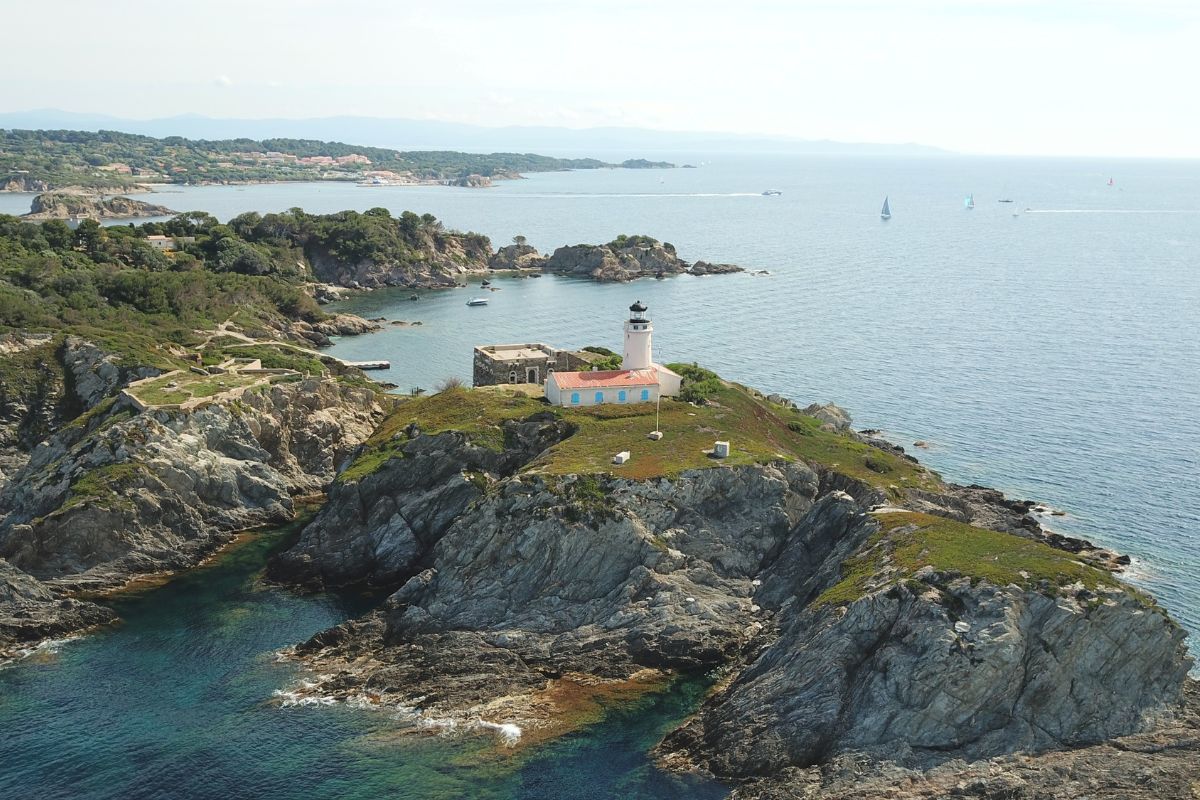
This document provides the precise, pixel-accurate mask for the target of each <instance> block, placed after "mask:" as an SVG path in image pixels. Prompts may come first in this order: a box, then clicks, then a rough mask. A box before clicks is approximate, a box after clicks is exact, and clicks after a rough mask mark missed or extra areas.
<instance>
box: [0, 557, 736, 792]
mask: <svg viewBox="0 0 1200 800" xmlns="http://www.w3.org/2000/svg"><path fill="white" fill-rule="evenodd" d="M281 536H282V535H281V534H278V533H276V534H260V535H257V536H256V537H255V538H254V539H253V540H252V541H250V542H249V543H247V544H244V545H242V546H241V547H239V548H238V549H236V550H234V551H232V552H230V553H228V554H227V555H225V556H224V557H222V558H221V559H220V560H219V561H218V562H217V563H216V564H215V565H212V566H208V567H205V568H201V569H199V570H195V571H193V572H190V573H188V574H186V575H182V576H180V577H178V578H177V579H175V580H173V581H172V582H171V583H169V584H167V585H166V586H164V587H161V588H156V589H151V590H146V591H142V592H138V593H135V594H131V595H128V596H126V597H123V598H121V599H119V600H116V601H115V602H113V606H114V607H115V608H116V610H117V611H118V613H119V614H120V615H121V617H122V618H123V620H124V624H122V625H121V626H120V627H117V628H114V629H112V630H107V631H104V632H101V633H99V634H96V635H93V636H90V637H86V638H83V639H79V640H76V641H72V642H67V643H65V644H63V645H61V646H60V647H58V651H57V652H56V653H42V654H38V655H34V656H31V657H30V658H29V659H27V660H26V661H24V662H20V663H18V664H15V665H12V666H9V667H7V668H0V731H2V732H3V733H2V735H0V797H6V798H7V797H14V798H15V797H31V798H33V797H36V798H40V799H42V800H49V799H50V798H71V799H72V800H76V799H78V798H96V799H99V798H189V799H195V800H199V799H200V798H213V799H214V800H216V799H217V798H221V799H222V800H225V799H228V798H280V799H281V800H283V799H285V798H286V799H289V800H290V799H291V798H363V799H364V800H365V799H366V798H379V797H392V798H414V800H415V798H422V799H426V798H461V797H471V798H495V800H516V799H518V798H521V799H528V800H534V799H537V800H542V799H543V798H544V799H545V800H551V798H561V797H580V798H609V797H631V798H647V799H649V798H683V797H687V798H702V799H703V798H718V797H722V796H724V794H725V792H724V790H723V789H722V788H721V787H719V786H715V785H713V784H709V783H702V782H697V781H693V780H684V779H679V778H675V777H672V776H668V775H666V774H663V773H661V772H659V771H658V770H656V769H654V768H653V767H652V765H651V764H650V763H649V762H648V760H647V758H646V756H645V753H646V751H647V750H648V749H649V748H650V747H651V746H652V745H653V744H654V743H655V742H656V741H657V740H658V738H659V737H660V736H661V735H662V733H664V732H665V730H666V729H667V728H668V727H669V726H670V725H671V723H672V722H673V721H676V720H678V719H680V718H682V717H683V716H685V715H686V714H687V713H688V712H689V711H690V710H691V709H692V708H693V707H694V706H695V705H697V704H698V702H699V696H700V692H702V690H703V687H702V686H700V685H698V684H694V683H685V684H679V685H676V686H675V687H673V688H672V689H671V690H670V691H667V692H664V693H660V694H657V695H653V696H650V697H648V698H645V699H644V700H642V701H641V702H639V703H637V704H634V705H631V706H628V707H622V708H620V709H618V710H615V711H613V712H612V713H610V714H609V715H608V716H607V717H606V718H605V719H604V720H603V721H601V722H599V723H597V724H596V725H593V726H591V727H590V728H587V729H585V730H584V731H583V732H581V733H578V734H575V735H572V736H569V737H566V738H565V739H563V740H561V741H558V742H556V743H554V744H551V745H549V746H547V747H545V748H543V749H540V750H537V751H535V752H533V753H531V754H527V755H525V756H524V757H523V758H521V759H516V758H513V757H511V756H506V755H505V754H504V752H503V751H502V750H501V751H497V750H496V748H495V747H494V742H493V740H491V739H490V738H459V739H446V738H429V737H427V736H423V735H418V736H413V735H405V734H402V733H400V732H401V731H403V730H404V729H405V728H406V727H407V725H406V723H404V722H402V721H400V720H397V719H395V718H394V717H393V716H392V715H391V714H390V713H387V712H380V711H369V710H355V709H349V708H346V707H344V706H320V707H292V708H281V707H280V706H279V705H278V704H277V703H275V702H274V701H273V698H272V695H273V692H274V691H275V690H276V689H278V688H281V687H286V686H288V685H290V684H292V683H293V682H294V681H295V680H297V679H298V677H299V676H298V669H297V668H296V667H295V666H292V665H290V664H281V663H277V662H276V660H275V653H276V652H277V651H278V649H279V648H281V647H283V646H285V645H288V644H292V643H295V642H298V641H302V640H304V639H306V638H307V637H309V636H310V635H312V634H313V633H315V632H317V631H318V630H322V629H324V628H326V627H328V626H330V625H333V624H336V623H338V622H341V621H342V620H343V619H345V618H347V617H348V616H351V615H353V614H357V613H360V612H361V611H363V610H364V609H365V608H366V606H367V602H366V601H365V600H363V599H361V598H337V597H333V596H315V597H298V596H296V595H293V594H290V593H288V592H284V591H281V590H278V589H274V588H269V587H265V586H263V585H261V584H260V583H259V582H258V580H257V579H258V576H259V574H260V572H261V569H262V565H263V564H264V562H265V558H266V555H267V553H268V552H269V550H270V549H271V548H272V547H274V546H277V545H278V543H279V542H280V539H281Z"/></svg>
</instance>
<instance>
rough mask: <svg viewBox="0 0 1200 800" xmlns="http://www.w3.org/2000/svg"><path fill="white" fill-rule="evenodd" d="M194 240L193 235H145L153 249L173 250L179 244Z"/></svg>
mask: <svg viewBox="0 0 1200 800" xmlns="http://www.w3.org/2000/svg"><path fill="white" fill-rule="evenodd" d="M194 241H196V237H195V236H161V235H159V234H154V235H151V236H147V237H146V243H147V244H149V245H150V246H151V247H153V248H154V249H155V250H163V251H167V250H175V249H177V248H178V247H179V245H181V244H191V243H192V242H194Z"/></svg>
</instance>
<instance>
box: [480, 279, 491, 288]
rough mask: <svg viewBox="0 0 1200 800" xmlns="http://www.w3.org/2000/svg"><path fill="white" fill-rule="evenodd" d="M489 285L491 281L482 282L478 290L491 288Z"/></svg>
mask: <svg viewBox="0 0 1200 800" xmlns="http://www.w3.org/2000/svg"><path fill="white" fill-rule="evenodd" d="M491 285H492V282H491V281H489V280H484V282H483V283H481V284H479V288H480V289H483V288H486V287H488V286H491Z"/></svg>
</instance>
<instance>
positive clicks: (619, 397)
mask: <svg viewBox="0 0 1200 800" xmlns="http://www.w3.org/2000/svg"><path fill="white" fill-rule="evenodd" d="M617 401H618V402H620V403H624V402H625V390H624V389H622V390H621V391H619V392H617Z"/></svg>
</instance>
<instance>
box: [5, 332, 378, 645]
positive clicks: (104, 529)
mask: <svg viewBox="0 0 1200 800" xmlns="http://www.w3.org/2000/svg"><path fill="white" fill-rule="evenodd" d="M354 319H357V318H354ZM343 322H345V321H343ZM331 324H334V325H337V324H338V323H337V322H336V320H335V321H331ZM0 346H2V347H3V348H4V349H5V356H4V357H5V358H6V359H8V360H9V361H7V362H6V367H7V371H6V373H5V375H4V380H3V381H0V436H2V437H3V442H2V444H3V447H2V448H0V453H2V454H3V459H4V460H3V464H4V472H3V474H0V582H2V583H0V659H2V658H4V657H8V656H12V655H14V654H18V653H20V652H23V651H26V650H28V649H29V648H30V647H32V646H35V645H36V643H37V642H38V641H40V640H42V639H46V638H55V637H59V636H63V635H68V634H70V633H73V632H75V631H77V630H82V629H86V628H89V627H92V626H94V625H97V624H103V623H106V622H109V621H112V620H113V619H114V618H115V617H114V615H113V614H112V612H111V611H109V610H108V609H106V608H104V607H102V606H99V605H96V604H95V603H92V602H89V601H87V600H86V599H83V598H85V597H87V596H90V595H91V594H94V593H96V592H104V591H108V590H112V589H116V588H119V587H121V586H123V585H124V584H126V583H128V582H129V581H130V580H132V579H135V578H138V577H139V576H145V575H153V574H161V573H166V572H172V571H176V570H180V569H185V568H188V567H191V566H194V565H195V564H197V563H199V562H200V561H201V560H202V559H203V558H204V557H205V556H207V555H208V554H209V553H211V552H212V551H213V550H214V549H215V548H217V547H219V546H220V545H221V544H223V543H225V542H227V541H229V540H230V539H231V538H232V537H233V536H234V535H235V534H236V533H238V532H240V531H244V530H246V529H248V528H254V527H257V526H261V525H264V524H269V523H278V522H284V521H288V520H291V519H292V518H293V517H294V516H295V514H296V510H297V507H298V503H299V502H301V500H302V499H303V498H305V497H309V496H312V495H314V494H316V495H319V494H320V493H321V492H322V491H324V489H325V488H326V487H327V486H328V485H329V484H330V482H331V481H332V480H333V478H334V475H335V473H336V469H337V467H338V465H339V464H340V463H342V462H343V461H344V460H346V459H347V458H348V457H349V456H350V455H351V454H352V453H353V452H354V451H355V448H357V447H358V445H359V444H361V442H362V441H363V440H365V439H366V438H367V437H368V436H369V435H370V434H371V433H372V431H373V430H374V429H375V427H376V425H377V424H378V423H379V421H380V420H381V419H382V418H383V416H384V413H385V411H386V409H387V408H388V407H389V406H390V402H391V401H390V399H389V398H387V397H386V396H385V395H382V394H381V393H380V392H379V391H378V390H377V389H376V388H375V387H373V386H371V385H369V384H367V383H366V382H365V381H363V380H362V378H361V377H355V373H356V371H354V370H339V369H333V371H326V372H325V373H324V374H320V375H312V376H308V377H305V376H303V375H302V374H295V373H291V372H287V373H286V374H280V375H278V376H276V377H278V378H279V380H275V379H274V378H264V379H263V381H262V382H261V384H257V385H254V386H252V387H250V388H249V390H247V391H242V392H239V393H237V394H236V396H234V393H230V395H229V396H228V397H226V398H220V397H218V398H216V399H214V400H213V401H211V402H207V403H201V404H198V405H197V406H196V407H195V408H193V409H191V410H187V411H184V410H182V409H180V408H178V407H177V406H170V405H166V406H161V407H160V406H156V405H154V404H153V403H150V404H148V405H147V404H145V403H141V402H137V403H135V402H134V401H133V400H132V399H131V397H130V396H129V395H128V393H127V391H126V387H128V386H129V385H130V384H131V383H133V382H135V381H138V380H140V379H144V378H148V377H152V376H155V375H157V374H159V373H160V372H161V369H160V368H158V367H155V366H148V365H145V364H138V363H136V362H134V363H131V362H130V361H129V359H128V358H122V357H121V356H120V355H118V354H116V353H113V352H109V351H107V350H105V349H104V348H103V347H101V346H97V345H96V344H94V343H93V342H90V341H87V340H85V339H82V338H80V337H76V336H68V337H65V338H61V337H51V336H48V335H24V336H20V335H8V336H6V337H5V338H4V339H3V340H0ZM260 346H266V347H269V345H260ZM233 352H242V351H233ZM258 352H262V351H261V350H260V351H258ZM277 352H278V355H277V356H276V357H277V358H280V359H288V358H294V360H295V362H296V363H297V365H299V364H306V363H309V361H310V360H309V359H308V358H307V357H306V356H303V355H302V354H294V351H291V350H287V349H282V350H279V351H277ZM335 366H336V365H335ZM196 369H197V370H198V371H199V372H200V373H201V374H200V375H195V376H194V377H196V378H197V380H200V381H203V380H217V379H219V378H220V377H221V376H218V375H214V376H213V377H212V378H204V377H203V373H204V372H205V371H204V370H203V368H200V367H196ZM281 372H284V371H281ZM188 374H191V373H188ZM143 399H148V398H143ZM298 498H299V499H298Z"/></svg>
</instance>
